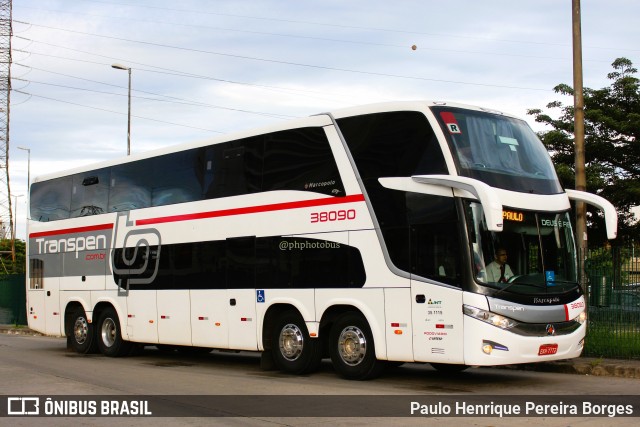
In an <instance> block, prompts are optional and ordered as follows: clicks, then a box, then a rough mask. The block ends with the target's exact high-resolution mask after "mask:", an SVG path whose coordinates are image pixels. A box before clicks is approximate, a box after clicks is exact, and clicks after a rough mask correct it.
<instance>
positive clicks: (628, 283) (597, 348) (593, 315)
mask: <svg viewBox="0 0 640 427" xmlns="http://www.w3.org/2000/svg"><path fill="white" fill-rule="evenodd" d="M585 274H586V276H587V280H588V287H587V290H588V296H589V300H588V307H589V313H588V315H589V316H588V319H589V328H588V330H587V338H586V345H585V351H584V355H585V356H591V357H613V358H624V359H640V250H638V254H637V256H636V250H635V248H632V247H629V248H621V247H617V248H610V247H608V248H599V249H595V250H590V251H588V253H587V256H586V257H585Z"/></svg>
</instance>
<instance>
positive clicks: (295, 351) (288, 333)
mask: <svg viewBox="0 0 640 427" xmlns="http://www.w3.org/2000/svg"><path fill="white" fill-rule="evenodd" d="M278 345H279V347H280V354H282V357H284V358H285V359H286V360H288V361H289V362H293V361H295V360H297V359H298V358H299V357H300V355H301V354H302V348H303V346H304V338H303V335H302V331H301V330H300V328H299V327H298V326H297V325H294V324H293V323H289V324H287V325H285V326H284V327H283V328H282V330H281V331H280V337H279V339H278Z"/></svg>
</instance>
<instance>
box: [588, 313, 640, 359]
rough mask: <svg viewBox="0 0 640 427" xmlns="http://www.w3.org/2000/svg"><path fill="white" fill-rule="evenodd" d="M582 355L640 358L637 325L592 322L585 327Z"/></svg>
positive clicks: (639, 334) (639, 332) (639, 338)
mask: <svg viewBox="0 0 640 427" xmlns="http://www.w3.org/2000/svg"><path fill="white" fill-rule="evenodd" d="M583 355H584V356H588V357H598V358H603V357H610V358H615V359H640V330H639V329H638V326H637V325H620V324H607V323H605V322H603V323H599V322H598V323H596V322H593V323H591V324H590V325H589V328H588V329H587V337H586V339H585V348H584V352H583Z"/></svg>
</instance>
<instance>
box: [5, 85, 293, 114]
mask: <svg viewBox="0 0 640 427" xmlns="http://www.w3.org/2000/svg"><path fill="white" fill-rule="evenodd" d="M67 77H73V76H67ZM12 80H18V81H23V82H27V83H35V84H40V85H46V86H54V87H60V88H65V89H73V90H81V91H85V92H93V93H100V94H103V95H115V96H127V95H125V94H121V93H114V92H106V91H100V90H95V89H86V88H80V87H74V86H66V85H61V84H55V83H45V82H38V81H35V80H27V79H22V78H16V77H14V78H13V79H12ZM89 81H92V82H94V83H100V84H104V85H108V86H114V87H117V88H122V86H117V85H112V84H109V83H103V82H98V81H95V80H89ZM134 92H140V93H146V94H148V95H154V96H160V97H163V98H167V99H160V98H149V97H144V96H133V98H136V99H142V100H147V101H158V102H169V103H173V104H182V105H194V106H199V107H207V108H215V109H222V110H228V111H235V112H240V113H248V114H256V115H259V116H267V117H275V118H279V119H286V118H299V116H289V115H286V114H275V113H264V112H261V111H250V110H242V109H239V108H230V107H222V106H219V105H213V104H208V103H205V102H200V101H190V100H187V99H184V98H178V97H175V96H170V95H163V94H159V93H153V92H147V91H141V90H134Z"/></svg>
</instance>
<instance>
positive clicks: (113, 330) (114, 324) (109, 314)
mask: <svg viewBox="0 0 640 427" xmlns="http://www.w3.org/2000/svg"><path fill="white" fill-rule="evenodd" d="M98 349H99V350H100V353H102V354H104V355H105V356H109V357H119V356H125V355H127V354H129V350H131V343H130V342H128V341H124V340H123V339H122V334H121V333H120V321H119V320H118V314H117V313H116V311H115V310H114V309H113V308H111V307H108V308H106V309H104V310H103V311H102V313H101V314H100V319H99V320H98Z"/></svg>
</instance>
